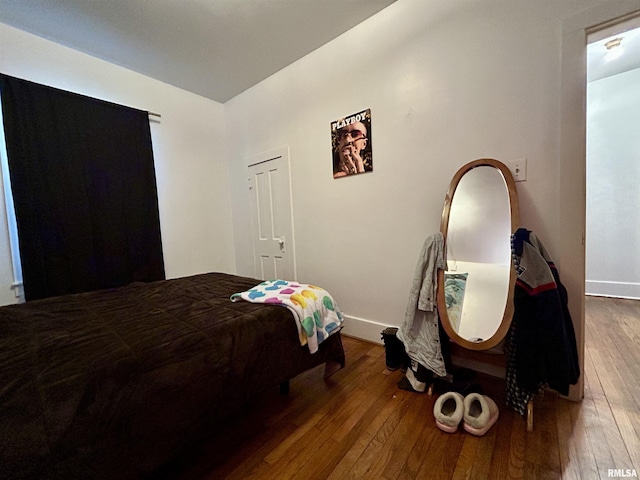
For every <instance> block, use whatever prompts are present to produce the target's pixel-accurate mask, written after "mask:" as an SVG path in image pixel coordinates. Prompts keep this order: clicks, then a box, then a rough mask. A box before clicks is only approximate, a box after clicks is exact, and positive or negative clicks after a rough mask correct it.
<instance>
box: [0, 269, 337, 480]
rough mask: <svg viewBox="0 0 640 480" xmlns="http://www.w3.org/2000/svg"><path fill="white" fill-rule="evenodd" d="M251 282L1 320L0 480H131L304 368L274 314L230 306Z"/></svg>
mask: <svg viewBox="0 0 640 480" xmlns="http://www.w3.org/2000/svg"><path fill="white" fill-rule="evenodd" d="M257 283H259V280H256V279H252V278H246V277H238V276H234V275H228V274H223V273H208V274H202V275H195V276H191V277H185V278H179V279H172V280H164V281H161V282H153V283H135V284H131V285H128V286H125V287H121V288H117V289H109V290H101V291H96V292H88V293H82V294H75V295H68V296H64V297H54V298H49V299H44V300H38V301H33V302H27V303H26V304H22V305H9V306H5V307H1V308H0V478H2V479H5V478H6V479H9V478H10V479H12V480H13V479H35V478H37V479H46V478H65V479H73V478H82V479H88V478H91V479H99V478H110V479H113V478H117V479H128V478H141V477H144V476H146V475H147V474H150V473H151V472H153V471H154V470H155V469H157V468H159V467H160V466H162V465H163V464H165V463H166V462H168V461H169V460H170V459H171V458H172V457H173V456H174V455H176V454H177V453H178V452H179V451H180V449H181V448H183V447H184V446H185V445H187V444H189V443H191V442H193V441H194V440H197V439H198V438H205V437H206V436H207V435H209V434H211V432H212V431H215V426H216V425H217V424H219V422H220V421H221V420H222V419H223V418H224V417H225V415H228V414H229V413H231V412H232V411H234V409H236V408H237V407H238V406H239V405H242V404H243V403H244V402H246V401H247V400H248V399H250V398H252V397H254V396H256V395H258V394H260V393H261V392H263V391H265V390H266V389H269V388H276V387H277V386H281V388H283V389H286V386H287V382H288V381H289V380H290V379H291V378H293V377H295V376H296V375H298V374H299V373H302V372H304V371H306V370H308V369H311V368H314V367H316V366H319V365H322V364H326V370H325V371H326V374H327V375H329V374H331V373H332V372H334V371H336V370H337V369H339V368H341V367H342V366H344V361H345V358H344V350H343V348H342V341H341V338H340V333H339V332H337V333H335V334H334V335H331V336H329V337H328V338H327V339H326V340H325V341H323V342H322V343H321V344H320V346H319V350H318V352H316V353H314V354H311V353H310V352H309V349H308V348H307V347H306V346H301V345H300V341H299V336H298V332H297V330H296V325H295V321H294V318H293V315H292V314H291V313H290V312H289V310H287V309H286V308H283V307H282V306H273V305H262V304H253V303H248V302H244V301H239V302H231V301H230V296H231V295H232V294H234V293H237V292H240V291H243V290H246V289H249V288H251V287H253V286H254V285H256V284H257Z"/></svg>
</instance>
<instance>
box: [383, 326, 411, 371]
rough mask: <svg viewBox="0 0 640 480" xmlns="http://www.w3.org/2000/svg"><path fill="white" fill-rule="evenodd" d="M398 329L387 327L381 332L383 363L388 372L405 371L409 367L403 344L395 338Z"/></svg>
mask: <svg viewBox="0 0 640 480" xmlns="http://www.w3.org/2000/svg"><path fill="white" fill-rule="evenodd" d="M397 332H398V329H397V328H395V327H387V328H385V329H384V330H383V331H382V341H383V342H384V350H385V363H386V365H387V369H388V370H391V371H393V370H398V369H399V368H400V369H401V370H406V369H407V367H408V366H409V361H410V360H409V356H408V355H407V352H406V351H405V349H404V343H402V341H400V339H399V338H398V337H397V336H396V333H397Z"/></svg>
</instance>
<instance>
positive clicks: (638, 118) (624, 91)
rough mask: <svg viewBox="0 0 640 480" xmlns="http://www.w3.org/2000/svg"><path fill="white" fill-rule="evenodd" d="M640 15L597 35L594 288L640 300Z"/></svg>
mask: <svg viewBox="0 0 640 480" xmlns="http://www.w3.org/2000/svg"><path fill="white" fill-rule="evenodd" d="M639 126H640V16H638V17H634V18H631V19H627V20H624V21H622V22H620V23H616V24H615V25H612V26H609V27H606V28H603V29H600V30H597V31H596V32H593V33H591V34H589V36H588V39H587V95H586V246H585V277H586V282H585V293H586V294H587V295H596V296H605V297H617V298H631V299H640V228H638V225H640V209H638V206H639V205H640V192H639V191H638V187H637V185H638V183H639V182H640V163H639V162H638V154H639V152H640V136H638V128H639Z"/></svg>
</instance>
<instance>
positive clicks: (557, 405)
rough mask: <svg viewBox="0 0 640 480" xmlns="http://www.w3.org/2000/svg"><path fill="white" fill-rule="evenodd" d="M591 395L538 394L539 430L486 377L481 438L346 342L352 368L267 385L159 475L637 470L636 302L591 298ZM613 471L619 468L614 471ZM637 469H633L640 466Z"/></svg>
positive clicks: (485, 475)
mask: <svg viewBox="0 0 640 480" xmlns="http://www.w3.org/2000/svg"><path fill="white" fill-rule="evenodd" d="M586 304H587V309H586V311H587V319H586V322H587V325H586V351H585V372H583V375H585V397H584V400H583V401H582V402H580V403H578V402H571V401H568V400H565V399H562V398H559V397H557V396H556V395H554V394H552V393H549V392H547V393H545V394H544V395H542V396H539V397H537V398H536V408H535V419H534V430H533V431H532V432H527V431H526V422H525V419H524V418H523V417H521V416H520V415H518V414H517V413H515V412H514V411H512V410H508V409H507V408H506V407H504V383H503V381H502V380H500V379H496V378H493V377H485V376H478V377H477V379H476V382H477V383H480V384H481V385H482V387H483V389H484V391H485V393H486V394H489V395H490V396H491V397H492V398H494V399H495V400H496V402H497V403H498V405H499V406H501V407H502V408H501V413H500V418H499V420H498V422H497V423H496V425H495V426H494V427H493V428H492V429H491V430H490V431H489V432H488V433H487V434H486V435H485V436H483V437H474V436H472V435H469V434H467V433H465V432H464V431H463V430H462V429H460V430H459V431H458V432H457V433H454V434H447V433H444V432H442V431H440V430H438V429H437V428H436V427H435V424H434V419H433V405H434V402H435V399H436V398H437V396H436V395H434V396H429V395H426V394H416V393H412V392H408V391H405V390H401V389H399V388H398V387H397V382H398V381H399V380H400V379H401V378H402V376H403V373H402V372H400V371H396V372H389V371H387V370H386V368H385V362H384V349H383V347H381V346H379V345H374V344H371V343H367V342H363V341H360V340H356V339H353V338H347V337H345V338H344V345H345V350H346V355H347V366H346V367H345V368H344V369H343V370H341V371H339V372H338V373H336V374H335V375H334V376H333V377H331V378H330V379H329V380H326V381H325V380H323V378H322V374H323V371H322V368H317V369H314V370H311V371H309V372H307V373H305V374H303V375H300V376H299V377H297V378H295V379H294V380H292V382H291V391H290V393H289V394H288V395H286V396H283V395H280V394H279V392H278V390H277V389H274V390H273V391H269V392H266V393H265V394H264V395H263V396H261V397H260V398H259V399H257V400H256V401H254V402H253V403H252V404H251V405H248V406H247V407H246V408H244V409H243V410H242V411H241V412H240V413H239V414H238V415H236V416H234V417H233V418H230V419H229V422H228V424H227V426H225V427H224V428H221V429H220V430H219V431H218V432H217V433H216V435H215V437H214V438H212V439H211V441H210V442H209V443H208V444H207V445H206V446H204V447H202V448H198V449H197V450H193V451H191V452H190V453H189V454H188V455H185V456H183V457H182V458H180V459H179V460H178V461H176V462H174V464H173V465H172V466H171V467H170V468H167V469H165V470H164V471H163V472H161V473H160V474H159V478H163V479H174V480H219V479H242V480H247V479H256V480H258V479H259V480H262V479H277V480H282V479H304V480H311V479H332V480H345V479H367V480H371V479H389V480H396V479H561V478H562V479H564V478H566V479H576V480H590V479H606V478H613V477H614V476H618V477H620V476H621V474H623V476H624V475H627V476H629V475H633V474H634V473H635V474H636V476H638V475H640V302H638V301H633V300H619V299H606V298H598V297H588V298H587V299H586ZM610 469H615V471H613V472H612V471H610ZM633 469H635V470H633Z"/></svg>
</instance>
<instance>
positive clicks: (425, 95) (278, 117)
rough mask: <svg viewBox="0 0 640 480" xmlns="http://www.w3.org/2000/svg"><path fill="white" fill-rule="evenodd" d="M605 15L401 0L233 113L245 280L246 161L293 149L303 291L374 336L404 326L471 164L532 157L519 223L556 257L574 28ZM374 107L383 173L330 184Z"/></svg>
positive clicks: (548, 2)
mask: <svg viewBox="0 0 640 480" xmlns="http://www.w3.org/2000/svg"><path fill="white" fill-rule="evenodd" d="M600 3H603V2H601V1H597V0H593V1H588V0H580V1H569V0H564V1H556V0H545V1H536V2H530V1H524V0H518V1H514V0H495V1H489V0H487V1H483V2H475V1H457V2H441V1H435V0H434V1H424V0H423V1H417V0H399V1H398V2H397V3H395V4H393V5H392V6H390V7H388V8H387V9H385V10H384V11H382V12H381V13H379V14H377V15H376V16H374V17H373V18H371V19H369V20H368V21H366V22H365V23H363V24H361V25H359V26H357V27H356V28H354V29H352V30H351V31H349V32H347V33H346V34H344V35H342V36H341V37H339V38H338V39H336V40H334V41H333V42H331V43H329V44H327V45H325V46H324V47H322V48H320V49H318V50H316V51H315V52H313V53H312V54H310V55H308V56H307V57H305V58H304V59H302V60H300V61H298V62H296V63H295V64H293V65H290V66H288V67H287V68H285V69H283V70H282V71H280V72H278V73H277V74H276V75H274V76H272V77H271V78H269V79H267V80H266V81H264V82H262V83H261V84H259V85H257V86H255V87H254V88H252V89H250V90H249V91H247V92H245V93H243V94H241V95H239V96H238V97H236V98H234V99H232V100H231V101H229V102H227V103H226V104H225V115H226V123H227V131H228V136H227V138H228V145H229V158H230V162H231V181H232V185H231V188H232V198H233V208H234V229H235V242H236V256H237V267H238V272H239V273H243V274H251V273H252V266H251V263H250V259H251V240H250V236H251V234H250V225H249V223H248V221H247V219H248V212H247V208H248V206H247V192H246V191H245V186H246V179H245V177H246V172H245V167H244V158H246V157H248V156H251V155H253V154H256V153H258V152H261V151H267V150H270V149H273V148H275V147H278V146H280V145H285V144H287V145H289V147H290V156H291V165H292V167H291V170H292V181H293V194H294V198H293V202H294V223H295V231H296V240H297V245H296V247H297V265H298V277H299V278H298V280H299V281H309V282H314V283H317V284H320V285H321V286H323V287H324V288H327V289H328V290H329V291H330V292H332V293H333V294H334V295H335V296H336V298H337V300H338V302H339V304H340V306H341V307H342V309H343V310H344V311H345V313H346V315H347V317H348V322H347V323H348V328H355V329H357V330H358V332H360V334H361V335H362V336H367V335H368V336H369V338H371V339H372V340H374V339H376V336H377V339H379V329H378V328H379V325H380V324H385V325H396V326H397V325H400V324H401V322H402V320H403V315H404V310H405V307H406V300H407V296H408V291H409V285H410V282H411V279H412V276H413V272H414V267H415V263H416V261H417V259H418V254H419V251H420V248H421V245H422V242H423V241H424V239H425V237H426V236H427V235H429V234H431V233H433V232H436V231H437V230H438V229H439V222H440V215H441V210H442V204H443V200H444V196H445V193H446V190H447V187H448V184H449V181H450V179H451V177H452V176H453V174H454V173H455V171H456V170H457V169H458V168H459V167H460V166H462V165H463V164H464V163H466V162H468V161H470V160H473V159H477V158H482V157H490V158H496V159H498V160H501V161H503V162H505V163H506V162H508V161H509V160H512V159H516V158H521V157H526V158H527V159H528V171H527V181H526V182H520V183H518V184H517V188H518V194H519V197H520V214H521V225H522V226H526V227H527V228H529V229H531V230H533V231H534V232H536V233H537V235H538V236H539V237H540V238H541V239H542V241H543V242H544V243H545V246H546V247H547V248H548V250H549V251H550V253H551V255H554V254H555V253H556V251H557V250H558V243H559V242H560V240H561V239H560V238H559V237H560V235H559V233H558V232H559V231H560V230H561V228H562V227H561V226H559V223H560V219H559V217H558V215H559V213H558V211H559V208H558V204H559V198H560V194H559V191H560V189H561V185H560V183H559V180H558V172H559V166H558V163H559V157H560V155H561V149H560V132H561V128H560V113H561V111H560V100H561V98H560V97H561V83H560V82H561V52H562V35H563V31H562V26H563V19H564V18H566V17H569V16H572V15H575V14H576V12H579V11H580V10H581V9H585V8H589V7H592V6H594V5H597V4H600ZM365 108H371V112H372V129H373V130H374V139H373V164H374V171H373V173H370V174H365V175H358V176H354V177H347V178H342V179H338V180H334V179H333V178H332V176H331V150H330V141H329V123H330V121H332V120H334V119H336V118H339V117H341V116H343V115H347V114H350V113H352V112H356V111H359V110H362V109H365ZM578 201H579V200H578ZM560 260H562V259H560ZM556 261H557V260H556ZM558 264H559V267H560V270H561V273H562V261H560V262H558ZM580 275H582V274H580ZM580 275H578V276H580Z"/></svg>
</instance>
